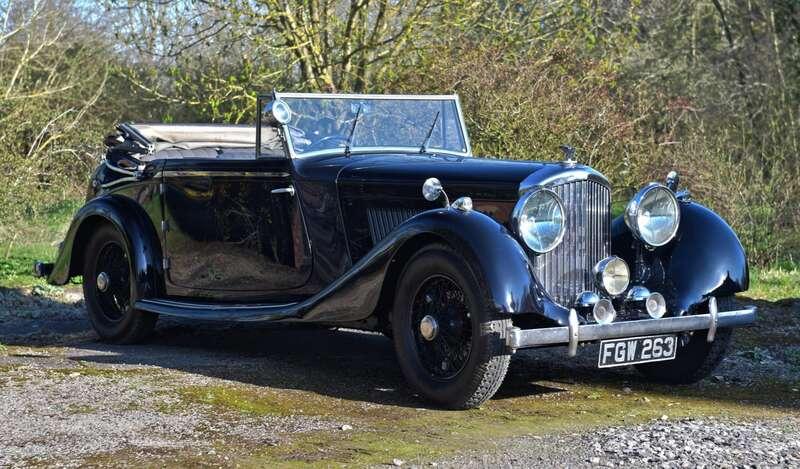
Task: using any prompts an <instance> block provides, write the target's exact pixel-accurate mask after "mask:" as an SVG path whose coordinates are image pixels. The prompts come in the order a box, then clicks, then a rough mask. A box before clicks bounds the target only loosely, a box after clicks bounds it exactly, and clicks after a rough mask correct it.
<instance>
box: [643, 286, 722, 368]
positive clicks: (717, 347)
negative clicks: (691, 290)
mask: <svg viewBox="0 0 800 469" xmlns="http://www.w3.org/2000/svg"><path fill="white" fill-rule="evenodd" d="M717 304H718V305H719V310H720V311H731V310H734V309H735V307H736V302H735V301H734V299H733V298H732V297H726V298H720V299H719V300H717ZM707 334H708V331H694V333H692V334H691V336H689V337H688V340H685V341H681V344H679V345H678V350H677V351H676V352H675V359H674V360H669V361H664V362H656V363H645V364H641V365H636V369H637V370H639V372H640V373H641V374H643V375H644V376H646V377H647V378H650V379H651V380H653V381H658V382H662V383H669V384H691V383H695V382H697V381H700V380H701V379H703V378H705V377H707V376H708V375H710V374H711V372H713V371H714V369H716V368H717V366H718V365H719V363H720V362H721V361H722V359H723V358H725V352H726V350H727V349H728V344H730V342H731V338H732V337H733V329H730V328H728V329H718V330H717V332H716V334H715V338H714V342H711V343H709V342H708V341H707V340H706V337H707Z"/></svg>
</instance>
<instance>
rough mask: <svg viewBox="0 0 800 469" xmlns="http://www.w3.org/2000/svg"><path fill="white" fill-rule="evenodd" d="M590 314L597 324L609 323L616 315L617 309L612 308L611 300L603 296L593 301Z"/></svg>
mask: <svg viewBox="0 0 800 469" xmlns="http://www.w3.org/2000/svg"><path fill="white" fill-rule="evenodd" d="M592 315H593V316H594V320H595V321H597V324H610V323H611V322H613V321H614V318H616V317H617V311H616V310H615V309H614V305H613V304H611V300H609V299H607V298H603V299H601V300H600V301H598V302H597V303H595V305H594V308H593V309H592Z"/></svg>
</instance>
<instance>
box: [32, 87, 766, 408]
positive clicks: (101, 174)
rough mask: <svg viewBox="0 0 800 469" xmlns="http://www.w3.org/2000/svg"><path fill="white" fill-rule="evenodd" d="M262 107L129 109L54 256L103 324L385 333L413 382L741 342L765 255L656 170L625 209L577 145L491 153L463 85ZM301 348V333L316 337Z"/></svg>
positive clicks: (648, 368) (673, 377)
mask: <svg viewBox="0 0 800 469" xmlns="http://www.w3.org/2000/svg"><path fill="white" fill-rule="evenodd" d="M258 109H259V113H258V114H259V115H258V118H257V124H256V126H254V127H253V126H230V125H163V124H153V125H139V124H123V125H120V126H119V127H118V131H117V133H115V134H113V135H110V136H109V137H108V138H107V141H106V143H107V145H108V147H109V148H108V151H107V154H106V156H105V158H104V159H103V161H102V163H101V164H100V166H99V167H98V168H97V170H96V171H95V172H94V174H93V176H92V180H91V186H90V188H89V191H88V197H87V200H86V205H85V206H84V207H83V208H81V209H80V210H79V211H78V213H77V214H76V215H75V218H74V220H73V222H72V225H71V227H70V229H69V231H68V233H67V235H66V239H65V240H64V242H63V243H62V245H61V248H60V251H59V254H58V258H57V259H56V261H55V263H52V264H50V263H42V262H39V263H37V264H36V267H35V268H36V271H37V273H38V274H39V275H41V276H47V278H48V280H49V281H50V282H51V283H54V284H64V283H66V282H67V281H69V279H70V278H71V277H75V276H82V277H83V287H84V294H85V298H86V307H87V310H88V312H89V317H90V318H91V321H92V324H93V325H94V327H95V329H96V331H97V333H98V334H99V335H100V337H101V338H103V339H104V340H108V341H112V342H124V343H130V342H136V341H140V340H143V339H145V338H146V337H147V336H148V334H149V333H150V332H151V331H152V330H153V327H154V325H155V323H156V319H157V318H158V316H159V315H169V316H179V317H184V318H196V319H204V320H224V321H295V322H304V323H318V324H322V325H328V326H340V327H348V328H358V329H365V330H373V331H381V332H383V333H385V334H386V335H387V336H390V337H392V339H393V341H394V344H395V348H396V351H397V356H398V361H399V363H400V366H401V368H402V371H403V373H404V375H405V376H406V378H407V379H408V381H409V383H410V384H411V385H412V386H413V387H414V388H415V389H416V390H417V391H418V392H419V393H420V394H422V395H423V396H425V397H427V398H429V399H431V400H433V401H435V402H437V403H439V404H441V405H443V406H446V407H451V408H469V407H474V406H478V405H480V404H481V403H482V402H484V401H485V400H486V399H488V398H490V397H491V396H492V395H493V394H494V393H495V391H496V390H497V389H498V387H499V386H500V384H501V383H502V381H503V378H504V376H505V373H506V369H507V367H508V364H509V360H510V357H511V355H512V354H513V353H514V352H515V351H516V350H518V349H521V348H528V347H545V346H554V345H566V346H567V347H568V348H567V353H568V355H569V356H574V355H575V354H576V353H577V351H578V346H579V345H581V344H585V343H593V342H599V343H600V348H599V354H598V366H599V367H612V366H621V365H635V366H636V367H637V368H638V369H639V370H640V371H641V372H642V373H643V374H644V375H646V376H648V377H650V378H652V379H654V380H659V381H664V382H670V383H686V382H693V381H696V380H699V379H701V378H703V377H704V376H706V375H708V373H710V372H711V370H713V368H714V367H715V366H716V365H717V363H719V361H720V360H721V358H722V356H723V354H724V351H725V348H726V346H727V344H728V342H729V341H730V338H731V331H732V328H733V327H736V326H742V325H747V324H750V323H752V322H753V321H754V320H755V308H753V307H748V308H744V309H741V308H736V306H735V303H733V302H732V298H733V295H734V294H735V293H737V292H741V291H744V290H746V289H747V287H748V266H747V258H746V256H745V252H744V250H743V249H742V246H741V244H740V242H739V240H738V238H737V237H736V234H734V232H733V231H732V230H731V228H730V227H729V226H728V225H727V224H726V223H725V222H724V221H723V220H722V219H721V218H720V217H719V216H717V215H716V214H715V213H714V212H712V211H711V210H709V209H707V208H705V207H703V206H702V205H700V204H698V203H696V202H694V201H692V200H691V199H690V197H689V195H688V192H687V191H680V190H678V177H677V175H676V174H674V173H671V174H670V176H669V177H668V178H667V180H666V182H665V184H660V183H650V184H648V185H645V186H644V187H643V188H642V189H641V190H640V191H639V192H638V193H637V194H636V195H635V196H634V197H633V198H632V199H631V201H630V203H629V204H628V206H627V208H626V210H625V213H624V215H623V216H620V217H618V218H616V219H612V216H611V191H610V185H609V182H608V180H607V179H606V178H605V177H604V176H603V175H602V174H600V173H599V172H597V171H596V170H594V169H592V168H590V167H587V166H584V165H581V164H578V163H577V162H576V161H575V160H574V157H573V153H572V150H571V149H570V148H568V147H565V155H566V158H565V160H564V161H560V162H535V161H506V160H501V159H484V158H476V157H473V155H472V152H471V149H470V143H469V138H468V136H467V130H466V126H465V124H464V120H463V118H462V115H461V108H460V105H459V101H458V98H457V97H456V96H391V95H344V94H302V93H273V94H272V95H270V96H262V97H261V98H259V101H258ZM297 346H298V347H302V346H303V345H302V344H298V345H297Z"/></svg>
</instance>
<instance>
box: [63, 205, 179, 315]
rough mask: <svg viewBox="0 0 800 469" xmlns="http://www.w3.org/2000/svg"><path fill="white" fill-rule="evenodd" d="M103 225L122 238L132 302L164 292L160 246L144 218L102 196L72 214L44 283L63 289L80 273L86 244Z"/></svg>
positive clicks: (130, 207)
mask: <svg viewBox="0 0 800 469" xmlns="http://www.w3.org/2000/svg"><path fill="white" fill-rule="evenodd" d="M104 223H110V224H111V225H113V226H114V227H115V228H116V229H117V230H118V231H119V232H120V233H121V234H122V236H123V238H125V242H126V244H127V248H128V256H129V258H130V259H131V261H132V263H133V278H134V280H135V281H134V285H133V288H134V289H133V300H139V299H144V298H156V297H158V296H159V295H160V294H161V293H162V292H163V291H164V283H163V279H164V270H163V266H162V253H161V243H160V242H159V240H158V235H157V233H156V231H155V229H154V228H153V225H152V223H151V222H150V219H149V218H148V217H147V214H146V213H145V212H144V210H142V208H141V207H139V205H138V204H137V203H136V202H134V201H133V200H131V199H128V198H126V197H122V196H119V195H106V196H103V197H98V198H96V199H93V200H91V201H90V202H88V203H87V204H86V205H84V206H83V207H82V208H81V209H80V210H78V212H77V213H76V214H75V217H74V218H73V219H72V223H71V225H70V227H69V230H68V231H67V234H66V236H65V237H64V242H63V243H61V247H60V248H59V251H58V256H57V257H56V262H55V265H54V267H53V271H52V272H51V273H50V275H49V276H48V278H47V281H48V282H49V283H51V284H54V285H64V284H65V283H67V282H68V281H69V279H70V278H72V277H75V276H77V275H81V274H82V273H83V259H84V255H85V254H86V253H85V248H86V244H87V243H88V241H89V239H90V238H91V236H92V234H93V233H94V232H95V231H96V230H97V228H98V227H99V226H101V225H102V224H104Z"/></svg>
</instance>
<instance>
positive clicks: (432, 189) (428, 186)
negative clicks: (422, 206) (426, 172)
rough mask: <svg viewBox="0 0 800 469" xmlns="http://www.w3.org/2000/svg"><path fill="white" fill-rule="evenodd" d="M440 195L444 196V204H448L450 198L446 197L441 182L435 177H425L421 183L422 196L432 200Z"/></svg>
mask: <svg viewBox="0 0 800 469" xmlns="http://www.w3.org/2000/svg"><path fill="white" fill-rule="evenodd" d="M442 196H444V206H445V207H447V206H449V205H450V199H449V198H448V197H447V193H446V192H445V191H444V189H443V188H442V182H441V181H439V180H438V179H436V178H428V179H426V180H425V182H424V183H423V184H422V197H425V200H428V201H430V202H433V201H434V200H437V199H438V198H439V197H442Z"/></svg>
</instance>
